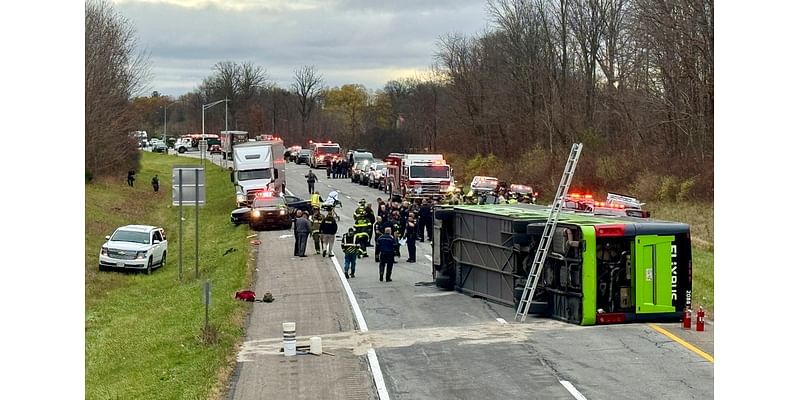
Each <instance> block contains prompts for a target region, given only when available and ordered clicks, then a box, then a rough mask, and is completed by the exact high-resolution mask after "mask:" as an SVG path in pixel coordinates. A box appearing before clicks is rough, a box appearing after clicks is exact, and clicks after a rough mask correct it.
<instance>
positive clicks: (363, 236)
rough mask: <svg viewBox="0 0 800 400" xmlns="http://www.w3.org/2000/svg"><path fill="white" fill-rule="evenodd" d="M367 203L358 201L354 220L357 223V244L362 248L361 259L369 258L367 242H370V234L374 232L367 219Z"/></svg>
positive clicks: (362, 200)
mask: <svg viewBox="0 0 800 400" xmlns="http://www.w3.org/2000/svg"><path fill="white" fill-rule="evenodd" d="M366 205H367V201H366V200H364V199H361V200H359V201H358V208H356V211H355V212H353V220H354V221H355V223H354V224H353V227H354V228H355V229H356V243H358V245H359V246H360V247H361V254H360V255H359V257H366V256H367V242H368V241H369V232H370V231H371V230H372V224H370V222H369V219H368V218H367V207H366Z"/></svg>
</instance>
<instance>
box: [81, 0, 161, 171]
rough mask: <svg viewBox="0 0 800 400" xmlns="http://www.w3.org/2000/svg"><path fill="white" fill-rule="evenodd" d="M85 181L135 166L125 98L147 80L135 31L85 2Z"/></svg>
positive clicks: (95, 2)
mask: <svg viewBox="0 0 800 400" xmlns="http://www.w3.org/2000/svg"><path fill="white" fill-rule="evenodd" d="M85 18H86V31H85V37H86V68H85V79H86V82H85V83H86V92H85V112H86V127H85V129H86V137H85V138H86V147H85V168H86V174H87V177H89V176H104V175H112V174H116V173H120V172H122V171H125V170H127V169H129V168H131V167H138V152H137V150H136V144H135V143H134V141H133V140H131V137H130V133H131V131H134V130H137V129H136V126H134V124H133V115H132V107H131V104H130V98H131V97H132V96H133V95H134V94H136V93H138V92H140V91H142V90H144V88H145V85H146V83H147V81H148V80H149V78H150V75H149V65H148V57H147V56H146V55H145V54H144V53H142V52H139V51H138V50H137V40H136V36H135V33H136V32H135V29H134V27H133V26H132V25H131V23H130V22H129V21H128V20H126V19H125V18H123V17H122V16H120V15H119V14H118V13H117V12H116V11H115V10H114V8H113V6H112V5H111V3H109V2H107V1H104V0H90V1H88V2H86V15H85Z"/></svg>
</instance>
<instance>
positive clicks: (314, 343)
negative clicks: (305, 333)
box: [311, 336, 322, 355]
mask: <svg viewBox="0 0 800 400" xmlns="http://www.w3.org/2000/svg"><path fill="white" fill-rule="evenodd" d="M311 354H317V355H319V354H322V338H321V337H319V336H312V337H311Z"/></svg>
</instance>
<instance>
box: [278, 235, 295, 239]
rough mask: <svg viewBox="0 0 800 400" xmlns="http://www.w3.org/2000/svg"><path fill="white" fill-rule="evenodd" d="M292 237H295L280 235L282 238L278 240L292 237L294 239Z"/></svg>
mask: <svg viewBox="0 0 800 400" xmlns="http://www.w3.org/2000/svg"><path fill="white" fill-rule="evenodd" d="M292 236H293V235H280V236H278V238H279V239H286V238H290V237H292Z"/></svg>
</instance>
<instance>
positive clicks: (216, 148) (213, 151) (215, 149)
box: [208, 144, 222, 154]
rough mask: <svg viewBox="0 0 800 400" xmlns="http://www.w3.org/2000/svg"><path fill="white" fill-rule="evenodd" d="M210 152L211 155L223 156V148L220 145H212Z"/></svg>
mask: <svg viewBox="0 0 800 400" xmlns="http://www.w3.org/2000/svg"><path fill="white" fill-rule="evenodd" d="M208 152H209V153H211V154H222V147H220V145H218V144H212V145H211V146H209V148H208Z"/></svg>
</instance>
